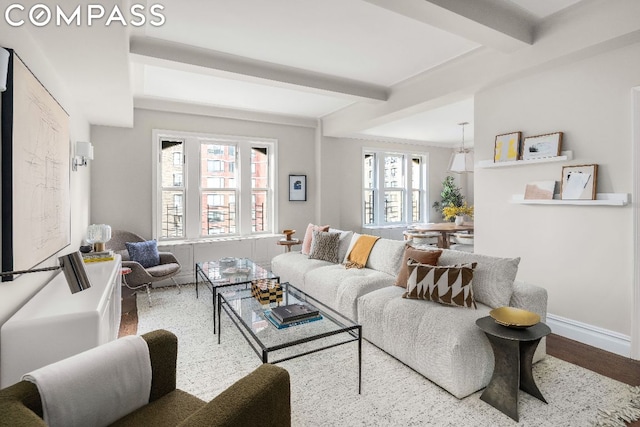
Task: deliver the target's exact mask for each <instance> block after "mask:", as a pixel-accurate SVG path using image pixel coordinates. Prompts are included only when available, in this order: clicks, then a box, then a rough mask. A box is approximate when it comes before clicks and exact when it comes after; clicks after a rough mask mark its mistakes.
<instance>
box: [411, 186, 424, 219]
mask: <svg viewBox="0 0 640 427" xmlns="http://www.w3.org/2000/svg"><path fill="white" fill-rule="evenodd" d="M420 218H422V215H420V191H418V190H413V191H412V192H411V220H412V221H413V222H420Z"/></svg>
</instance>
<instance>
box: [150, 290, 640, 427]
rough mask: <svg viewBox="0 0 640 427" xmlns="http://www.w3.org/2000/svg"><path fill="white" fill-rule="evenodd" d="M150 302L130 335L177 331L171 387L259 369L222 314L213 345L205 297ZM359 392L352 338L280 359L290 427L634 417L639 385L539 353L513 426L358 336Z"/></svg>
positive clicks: (584, 422)
mask: <svg viewBox="0 0 640 427" xmlns="http://www.w3.org/2000/svg"><path fill="white" fill-rule="evenodd" d="M151 299H152V304H153V305H152V306H151V307H149V304H148V302H147V299H146V295H140V297H139V300H138V316H139V321H138V334H143V333H145V332H149V331H152V330H155V329H166V330H169V331H171V332H173V333H174V334H176V335H177V336H178V370H177V385H178V388H180V389H182V390H185V391H187V392H189V393H192V394H194V395H196V396H198V397H199V398H201V399H203V400H205V401H208V400H211V399H212V398H214V397H215V396H216V395H218V394H219V393H221V392H222V391H223V390H224V389H226V388H227V387H229V386H230V385H231V384H233V383H234V382H235V381H237V380H238V379H240V378H241V377H243V376H245V375H247V374H248V373H250V372H251V371H253V370H254V369H255V368H257V367H258V366H259V365H260V363H261V362H260V359H259V358H258V357H257V355H256V353H254V351H253V350H252V349H251V348H250V346H249V344H248V343H247V342H246V341H245V339H244V338H243V336H242V335H241V334H240V332H239V331H238V329H237V328H236V327H235V325H234V324H233V323H231V321H230V320H229V317H228V316H227V315H226V314H225V313H223V314H222V331H223V333H222V342H221V344H218V338H217V335H214V334H213V325H212V314H213V307H212V302H211V294H210V293H209V292H208V291H206V290H205V292H201V293H200V298H199V299H196V293H195V288H194V286H193V285H187V286H182V291H181V292H180V293H178V291H177V290H176V289H175V288H173V287H170V288H159V289H155V290H153V292H152V295H151ZM362 350H363V355H362V360H363V367H362V394H360V395H359V394H358V376H357V344H355V343H351V344H346V345H343V346H339V347H334V348H332V349H329V350H324V351H320V352H318V353H314V354H311V355H307V356H304V357H301V358H297V359H293V360H289V361H286V362H282V363H280V364H279V366H282V367H283V368H285V369H287V371H289V373H290V375H291V404H292V415H291V416H292V424H293V425H294V426H514V425H521V426H536V427H537V426H553V427H557V426H589V425H611V426H615V425H620V426H624V425H625V424H624V422H623V421H622V419H624V417H625V416H626V417H628V418H629V419H634V418H635V419H637V418H638V415H639V414H638V408H639V402H640V399H639V396H640V390H639V388H638V387H629V386H628V385H626V384H623V383H620V382H618V381H615V380H613V379H610V378H607V377H604V376H602V375H599V374H597V373H594V372H592V371H589V370H586V369H583V368H581V367H579V366H576V365H573V364H571V363H568V362H564V361H562V360H560V359H557V358H554V357H551V356H547V357H546V358H545V359H544V360H542V361H541V362H539V363H537V364H535V365H534V369H533V373H534V377H535V379H536V383H537V384H538V387H539V389H540V390H541V392H542V394H543V395H544V396H545V398H546V399H547V401H548V402H549V404H545V403H543V402H541V401H539V400H537V399H535V398H533V397H531V396H529V395H528V394H527V393H525V392H520V395H519V396H520V397H519V398H520V403H519V415H520V421H519V423H515V422H514V421H513V420H512V419H511V418H509V417H507V416H506V415H504V414H503V413H501V412H500V411H498V410H496V409H494V408H493V407H491V406H489V405H488V404H486V403H485V402H483V401H481V400H480V398H479V397H480V393H481V392H477V393H474V394H472V395H471V396H468V397H466V398H464V399H461V400H459V399H456V398H455V397H453V396H452V395H450V394H449V393H447V392H446V391H444V390H443V389H441V388H440V387H438V386H437V385H435V384H434V383H432V382H430V381H429V380H427V379H426V378H425V377H423V376H422V375H420V374H418V373H416V372H415V371H413V370H412V369H410V368H409V367H407V366H406V365H404V364H402V363H401V362H399V361H398V360H396V359H394V358H393V357H391V356H389V355H388V354H387V353H385V352H384V351H382V350H380V349H378V348H377V347H375V346H373V345H371V344H369V343H368V342H366V341H363V348H362Z"/></svg>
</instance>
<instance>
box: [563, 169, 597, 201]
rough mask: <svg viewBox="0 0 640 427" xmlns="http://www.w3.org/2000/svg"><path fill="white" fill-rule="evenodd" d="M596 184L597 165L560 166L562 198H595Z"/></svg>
mask: <svg viewBox="0 0 640 427" xmlns="http://www.w3.org/2000/svg"><path fill="white" fill-rule="evenodd" d="M597 184H598V165H578V166H563V167H562V190H561V192H560V194H561V195H562V199H563V200H595V199H596V186H597Z"/></svg>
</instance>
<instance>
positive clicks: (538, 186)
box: [524, 181, 556, 200]
mask: <svg viewBox="0 0 640 427" xmlns="http://www.w3.org/2000/svg"><path fill="white" fill-rule="evenodd" d="M555 188H556V182H555V181H534V182H530V183H528V184H527V185H526V187H525V189H524V199H525V200H552V199H553V192H554V190H555Z"/></svg>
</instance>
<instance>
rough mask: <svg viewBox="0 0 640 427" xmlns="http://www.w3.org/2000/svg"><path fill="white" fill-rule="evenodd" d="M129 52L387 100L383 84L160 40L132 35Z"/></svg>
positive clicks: (328, 92) (258, 79)
mask: <svg viewBox="0 0 640 427" xmlns="http://www.w3.org/2000/svg"><path fill="white" fill-rule="evenodd" d="M129 52H130V53H131V54H133V55H137V56H138V57H139V58H140V59H141V60H142V61H143V62H144V58H151V59H156V60H158V59H159V60H163V61H171V62H174V63H177V64H182V65H184V64H188V65H190V66H196V67H203V68H205V69H207V70H209V72H211V73H213V74H216V75H222V76H224V77H227V78H229V77H232V78H235V79H236V80H244V81H251V82H254V83H261V84H264V83H265V81H266V82H267V83H268V84H269V85H271V86H273V85H276V86H280V87H285V88H288V89H296V90H305V91H309V92H314V93H320V94H323V95H331V96H336V95H338V96H340V97H342V98H347V99H352V100H354V101H367V102H374V101H375V102H379V101H386V100H387V99H388V90H387V88H385V87H382V86H378V85H373V84H368V83H363V82H360V81H356V80H351V79H344V78H339V77H334V76H330V75H327V74H322V73H315V72H312V71H307V70H302V69H299V68H294V67H287V66H283V65H278V64H273V63H269V62H264V61H258V60H254V59H249V58H243V57H239V56H236V55H231V54H228V53H224V52H218V51H212V50H208V49H203V48H199V47H194V46H187V45H184V44H180V43H174V42H169V41H164V40H160V39H153V38H147V37H132V38H131V41H130V43H129Z"/></svg>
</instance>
